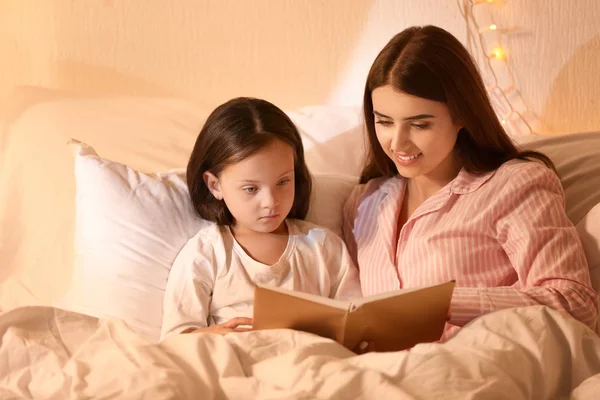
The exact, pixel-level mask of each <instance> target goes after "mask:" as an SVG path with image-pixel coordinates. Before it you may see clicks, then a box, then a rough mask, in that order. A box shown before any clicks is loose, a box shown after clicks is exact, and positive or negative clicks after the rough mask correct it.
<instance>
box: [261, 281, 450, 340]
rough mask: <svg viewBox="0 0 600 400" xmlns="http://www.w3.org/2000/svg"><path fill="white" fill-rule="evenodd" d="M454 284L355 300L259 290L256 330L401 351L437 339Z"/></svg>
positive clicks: (406, 290)
mask: <svg viewBox="0 0 600 400" xmlns="http://www.w3.org/2000/svg"><path fill="white" fill-rule="evenodd" d="M454 286H455V282H454V281H450V282H446V283H443V284H440V285H435V286H430V287H424V288H416V289H401V290H398V291H393V292H387V293H382V294H379V295H375V296H368V297H364V298H360V299H356V300H352V301H340V300H334V299H329V298H327V297H322V296H318V295H313V294H307V293H302V292H295V291H290V290H285V289H280V288H274V287H268V286H262V285H257V287H256V289H255V292H254V316H253V329H295V330H299V331H304V332H309V333H313V334H316V335H319V336H323V337H326V338H330V339H333V340H335V341H337V342H338V343H341V344H343V345H344V346H345V347H347V348H349V349H351V350H353V349H355V348H356V347H357V346H358V345H359V343H361V342H362V341H367V342H371V343H373V345H374V348H375V350H376V351H399V350H404V349H407V348H410V347H412V346H414V345H416V344H418V343H423V342H433V341H436V340H438V339H439V338H440V337H441V335H442V333H443V330H444V326H445V323H446V321H447V320H448V311H449V308H450V300H451V299H452V293H453V291H454Z"/></svg>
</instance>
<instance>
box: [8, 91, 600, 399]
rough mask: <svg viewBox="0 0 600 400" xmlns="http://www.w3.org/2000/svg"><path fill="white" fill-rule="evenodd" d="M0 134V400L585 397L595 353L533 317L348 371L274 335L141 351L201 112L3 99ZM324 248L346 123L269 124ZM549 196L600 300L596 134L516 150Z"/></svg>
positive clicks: (354, 128)
mask: <svg viewBox="0 0 600 400" xmlns="http://www.w3.org/2000/svg"><path fill="white" fill-rule="evenodd" d="M11 99H12V100H11V102H10V104H12V107H11V108H10V109H7V110H4V114H3V116H2V120H1V121H2V123H3V128H2V129H3V130H2V136H0V138H1V140H0V146H1V147H0V168H1V169H0V185H1V186H0V189H1V190H0V217H1V220H0V222H1V230H0V239H1V240H0V260H2V267H3V268H2V275H1V276H0V310H1V311H2V313H1V314H0V398H2V399H81V398H94V399H109V398H110V399H112V398H119V399H121V398H131V399H141V398H152V399H184V398H206V399H209V398H231V399H258V398H260V399H276V398H277V399H280V398H286V399H289V398H293V399H347V398H377V399H386V398H393V399H417V398H438V397H439V398H445V399H476V398H485V399H492V398H493V399H560V398H573V399H589V398H594V396H597V394H598V393H600V337H599V336H598V332H594V331H592V330H591V329H589V328H587V327H585V326H584V325H583V324H581V323H579V322H577V321H575V320H574V319H572V318H570V317H569V316H566V315H563V314H561V313H559V312H557V311H553V310H551V309H548V308H546V307H541V306H539V307H527V308H517V309H511V310H505V311H500V312H496V313H492V314H489V315H486V316H484V317H482V318H479V319H477V320H475V321H473V322H472V323H470V324H469V325H468V326H466V327H465V328H464V329H462V331H461V332H460V333H459V334H458V335H457V336H456V337H454V338H453V339H451V340H449V341H448V342H447V343H444V344H436V343H428V344H420V345H417V346H416V347H414V348H413V349H412V350H411V351H405V352H397V353H370V354H365V355H361V356H356V355H355V354H353V353H352V352H350V351H348V350H347V349H345V348H343V347H341V346H340V345H338V344H336V343H335V342H333V341H330V340H327V339H324V338H320V337H317V336H313V335H310V334H307V333H302V332H296V331H291V330H275V331H255V332H248V333H243V334H237V335H228V336H225V337H221V336H217V335H209V334H202V335H179V336H176V337H171V338H168V339H166V340H165V341H163V342H161V343H158V332H159V330H160V321H161V317H162V314H161V313H162V308H161V307H162V295H163V293H164V286H165V284H166V279H167V276H168V271H169V267H170V263H171V262H172V260H173V258H174V257H175V255H176V254H177V252H178V250H179V249H180V248H181V246H182V245H183V244H184V243H185V241H186V240H187V238H189V237H190V236H191V235H193V233H195V231H196V230H197V229H198V228H199V227H200V226H201V225H202V223H203V221H201V220H199V219H197V218H195V217H194V216H193V213H192V212H191V208H190V206H189V204H188V203H187V202H186V190H187V189H186V187H185V184H184V180H183V171H182V169H181V168H182V167H184V166H185V163H186V161H187V156H188V155H189V152H190V150H191V147H192V146H193V143H194V140H195V136H196V134H197V132H198V130H199V127H200V126H201V125H202V122H203V120H204V119H205V118H206V116H207V115H208V112H209V111H210V110H209V109H206V108H203V107H202V106H200V105H198V104H195V103H192V102H189V101H186V100H183V99H178V98H166V97H138V96H119V97H107V96H91V95H75V94H72V93H65V92H61V91H57V90H49V89H43V88H37V87H18V88H16V89H15V90H14V92H13V93H12V95H11ZM286 112H287V113H288V115H290V117H291V118H292V120H293V121H294V122H295V123H296V124H297V125H298V127H299V128H300V130H301V132H302V136H303V140H304V143H305V146H306V153H307V162H308V164H309V168H310V170H311V172H312V173H313V175H314V179H315V190H314V193H313V196H312V198H311V202H310V210H309V215H308V219H309V220H312V221H314V222H317V223H319V224H322V225H325V226H327V227H329V228H330V229H332V230H334V231H336V232H339V231H340V229H341V207H342V204H343V202H344V201H345V198H346V197H347V196H348V194H349V192H350V190H352V188H353V187H354V185H355V184H356V181H357V178H356V176H357V174H358V172H359V168H360V167H359V166H360V161H361V159H362V157H363V156H364V140H363V137H362V128H361V122H360V121H361V118H360V109H358V108H356V107H331V106H313V107H305V108H299V109H291V110H286ZM517 141H518V142H519V143H520V144H521V145H522V146H523V147H526V148H531V149H536V150H541V151H544V152H545V153H546V154H548V155H549V156H550V157H551V158H552V159H553V160H554V162H555V163H556V165H557V168H558V171H559V174H560V175H561V179H562V181H563V185H564V188H565V194H566V200H567V213H568V215H569V218H570V219H571V220H572V221H573V223H574V224H576V226H577V229H578V232H579V234H580V237H581V240H582V243H583V244H584V248H585V251H586V256H587V259H588V263H589V267H590V272H591V275H592V279H593V281H594V285H595V288H596V289H597V290H598V289H600V132H598V133H594V132H589V133H579V134H578V133H573V134H569V135H561V136H535V135H530V136H527V137H523V138H519V139H517Z"/></svg>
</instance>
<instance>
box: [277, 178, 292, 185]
mask: <svg viewBox="0 0 600 400" xmlns="http://www.w3.org/2000/svg"><path fill="white" fill-rule="evenodd" d="M289 181H290V180H289V179H282V180H280V181H279V182H277V186H283V185H286V184H287V183H288V182H289Z"/></svg>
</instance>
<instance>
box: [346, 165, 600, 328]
mask: <svg viewBox="0 0 600 400" xmlns="http://www.w3.org/2000/svg"><path fill="white" fill-rule="evenodd" d="M405 185H406V180H405V179H403V178H401V177H394V178H377V179H373V180H371V181H369V182H367V183H366V184H364V185H359V186H358V187H357V188H355V190H354V191H353V192H352V194H351V195H350V198H349V199H348V201H347V203H346V206H345V208H344V238H345V241H346V243H347V245H348V248H349V250H350V254H351V255H352V257H353V258H354V261H355V262H356V263H357V265H358V267H359V270H360V281H361V287H362V292H363V295H365V296H368V295H372V294H376V293H381V292H386V291H390V290H396V289H399V288H409V287H418V286H428V285H433V284H437V283H442V282H446V281H449V280H452V279H455V280H456V289H455V292H454V296H453V299H452V304H451V309H450V313H451V314H450V321H449V324H448V326H447V327H446V331H445V334H444V336H443V338H448V337H449V336H451V335H452V334H453V333H454V332H456V331H457V330H458V328H457V327H456V326H462V325H464V324H466V323H467V322H469V321H471V320H472V319H474V318H476V317H478V316H480V315H482V314H485V313H489V312H491V311H495V310H500V309H504V308H509V307H519V306H527V305H536V304H542V305H547V306H550V307H552V308H554V309H557V310H562V311H566V312H568V313H569V314H571V315H572V316H573V317H575V318H576V319H578V320H580V321H582V322H584V323H585V324H586V325H588V326H590V327H593V326H594V324H595V321H596V318H597V314H598V310H597V295H596V293H595V291H594V290H593V289H592V287H591V283H590V276H589V271H588V266H587V261H586V259H585V255H584V252H583V248H582V246H581V242H580V241H579V237H578V235H577V232H576V230H575V228H574V226H573V224H572V223H571V222H570V221H569V219H568V218H567V216H566V214H565V211H564V207H565V201H564V192H563V190H562V186H561V183H560V180H559V178H558V177H557V176H556V174H555V173H554V172H553V171H551V170H550V169H548V168H547V167H546V166H544V165H543V164H540V163H538V162H526V161H520V160H513V161H509V162H507V163H505V164H504V165H502V166H501V167H500V168H499V169H497V170H496V171H492V172H489V173H484V174H481V175H474V174H470V173H469V172H467V171H465V170H464V169H463V170H461V171H460V173H459V174H458V176H457V177H456V178H455V179H454V180H453V181H451V182H450V183H448V184H447V185H446V186H445V187H444V188H442V189H440V190H439V191H438V192H437V193H436V194H435V195H433V196H432V197H430V198H429V199H427V200H426V201H425V202H424V203H423V204H421V205H420V206H419V207H418V208H417V209H416V210H415V212H414V213H413V215H411V216H410V218H409V219H408V221H407V222H406V224H405V225H404V226H403V227H402V228H401V230H400V234H399V236H398V241H397V242H396V241H395V238H396V229H397V225H398V223H397V221H398V217H399V211H400V206H401V204H402V200H403V197H404V188H405Z"/></svg>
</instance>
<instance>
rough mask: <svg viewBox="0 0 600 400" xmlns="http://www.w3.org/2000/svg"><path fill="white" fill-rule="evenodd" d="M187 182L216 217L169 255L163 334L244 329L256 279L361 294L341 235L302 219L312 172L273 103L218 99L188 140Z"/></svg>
mask: <svg viewBox="0 0 600 400" xmlns="http://www.w3.org/2000/svg"><path fill="white" fill-rule="evenodd" d="M187 181H188V186H189V190H190V197H191V200H192V204H193V206H194V208H195V210H196V212H197V213H198V215H199V216H200V217H201V218H203V219H205V220H208V221H212V222H214V224H210V225H209V226H207V227H206V228H203V229H201V230H200V232H198V233H197V234H196V235H195V236H194V237H193V238H191V239H190V240H189V241H188V243H187V244H186V245H185V246H184V247H183V249H182V250H181V252H180V253H179V255H178V256H177V258H176V260H175V262H174V264H173V267H172V269H171V272H170V274H169V279H168V282H167V287H166V293H165V300H164V317H163V324H162V335H161V336H162V337H165V336H166V335H169V334H173V333H187V332H214V333H221V334H225V333H228V332H239V331H244V330H248V329H249V328H248V327H247V326H249V325H252V320H251V319H250V317H251V316H252V312H253V309H252V305H253V299H254V287H255V285H256V284H267V285H271V286H276V287H282V288H286V289H290V290H296V291H301V292H306V293H312V294H318V295H321V296H326V297H332V298H338V299H349V298H356V297H360V295H361V293H360V284H359V282H358V273H357V270H356V268H355V267H354V265H353V263H352V261H351V259H350V257H349V254H348V252H347V250H346V247H345V245H344V243H343V241H342V240H341V238H339V237H338V236H336V235H335V234H333V233H331V232H329V231H327V230H326V229H324V228H320V227H318V226H316V225H313V224H310V223H308V222H304V221H301V219H303V218H304V217H305V215H306V213H307V211H308V201H309V197H310V192H311V178H310V174H309V172H308V169H307V167H306V164H305V162H304V149H303V147H302V141H301V138H300V134H299V132H298V130H297V129H296V127H295V126H294V124H293V123H292V121H291V120H290V119H289V118H288V117H287V116H286V115H285V114H284V113H283V112H282V111H281V110H280V109H279V108H277V107H276V106H274V105H273V104H271V103H269V102H267V101H264V100H259V99H253V98H237V99H233V100H231V101H229V102H227V103H225V104H223V105H221V106H219V107H217V109H215V110H214V111H213V113H212V114H211V115H210V116H209V117H208V119H207V121H206V123H205V124H204V127H203V128H202V130H201V132H200V134H199V136H198V139H197V140H196V144H195V146H194V150H193V151H192V154H191V157H190V160H189V163H188V167H187ZM290 312H293V310H290Z"/></svg>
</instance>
